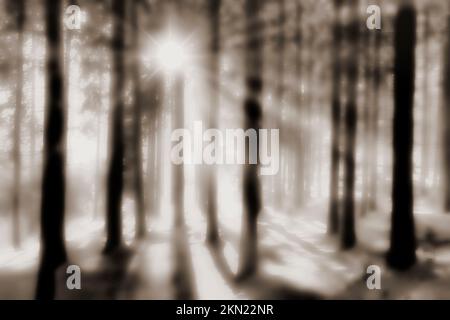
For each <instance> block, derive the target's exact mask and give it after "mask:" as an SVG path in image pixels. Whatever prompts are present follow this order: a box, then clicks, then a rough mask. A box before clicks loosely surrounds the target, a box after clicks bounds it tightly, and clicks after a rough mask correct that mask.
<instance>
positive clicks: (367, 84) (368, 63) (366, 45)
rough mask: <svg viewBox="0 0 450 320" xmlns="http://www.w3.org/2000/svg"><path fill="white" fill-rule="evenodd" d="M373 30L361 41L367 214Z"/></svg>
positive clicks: (363, 206)
mask: <svg viewBox="0 0 450 320" xmlns="http://www.w3.org/2000/svg"><path fill="white" fill-rule="evenodd" d="M372 32H373V30H369V29H367V28H365V26H364V31H363V39H362V41H361V45H362V50H363V55H362V56H363V57H362V59H364V68H363V70H364V71H363V77H364V104H363V112H362V120H363V126H362V127H363V129H362V130H363V133H362V136H363V137H364V138H363V146H362V148H363V151H362V154H363V161H362V167H363V168H362V196H361V214H363V215H364V214H366V213H367V211H368V205H369V197H370V184H371V182H370V178H371V177H372V176H371V175H370V167H371V164H372V158H371V154H370V149H372V148H373V145H372V144H371V143H370V142H371V140H372V137H371V134H372V131H371V120H372V119H371V115H372V113H373V105H372V102H373V99H372V95H373V94H374V92H373V86H372V82H371V80H372V54H371V51H372V50H373V48H372V47H371V35H372Z"/></svg>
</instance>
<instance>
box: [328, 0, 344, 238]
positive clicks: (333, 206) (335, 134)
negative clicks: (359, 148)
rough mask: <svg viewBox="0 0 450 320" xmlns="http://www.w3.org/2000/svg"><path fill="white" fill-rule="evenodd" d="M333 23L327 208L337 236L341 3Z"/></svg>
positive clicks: (330, 227) (336, 5)
mask: <svg viewBox="0 0 450 320" xmlns="http://www.w3.org/2000/svg"><path fill="white" fill-rule="evenodd" d="M334 10H335V21H334V24H333V49H332V55H333V57H332V61H333V69H332V73H333V75H332V81H333V84H332V98H331V99H332V101H331V165H330V167H331V172H330V202H329V208H328V233H329V234H332V235H333V234H337V233H338V230H339V171H340V170H339V168H340V166H339V162H340V161H339V158H340V157H339V153H340V151H339V149H340V148H339V141H340V135H341V130H340V127H341V124H340V119H341V112H342V111H341V109H342V108H341V98H340V96H341V72H342V71H341V46H342V26H341V22H340V19H339V12H340V10H341V1H339V0H335V1H334Z"/></svg>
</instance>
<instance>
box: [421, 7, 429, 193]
mask: <svg viewBox="0 0 450 320" xmlns="http://www.w3.org/2000/svg"><path fill="white" fill-rule="evenodd" d="M424 15H425V16H424V31H423V82H422V86H423V96H422V98H423V100H422V112H423V113H422V115H423V118H422V123H423V124H422V164H421V178H422V181H421V182H422V185H421V187H422V192H423V193H425V194H426V192H427V190H428V187H427V180H428V177H429V170H430V146H429V136H430V134H429V131H430V126H429V123H430V108H429V106H430V100H429V94H428V93H429V86H428V69H429V63H428V61H429V54H428V51H429V50H428V47H429V45H428V38H429V37H430V22H429V19H430V18H429V16H430V13H429V8H428V7H426V8H425V12H424Z"/></svg>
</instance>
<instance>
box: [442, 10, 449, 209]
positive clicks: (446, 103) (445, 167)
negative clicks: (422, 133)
mask: <svg viewBox="0 0 450 320" xmlns="http://www.w3.org/2000/svg"><path fill="white" fill-rule="evenodd" d="M449 57H450V14H448V15H447V43H446V47H445V51H444V89H443V93H444V106H443V109H442V112H443V116H442V119H443V138H442V140H443V142H444V145H443V171H444V175H443V186H444V210H445V211H446V212H447V213H450V58H449Z"/></svg>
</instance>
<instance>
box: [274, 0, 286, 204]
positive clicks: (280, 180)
mask: <svg viewBox="0 0 450 320" xmlns="http://www.w3.org/2000/svg"><path fill="white" fill-rule="evenodd" d="M285 5H286V4H285V0H278V10H279V12H278V21H277V29H278V30H277V31H278V32H277V75H276V77H277V81H276V103H277V104H278V110H276V111H275V112H277V113H278V114H277V115H276V117H277V118H278V122H277V124H276V126H277V127H276V129H279V130H280V170H279V173H278V175H277V184H276V186H277V188H276V189H278V190H277V194H276V200H277V203H276V204H277V206H278V207H279V208H280V209H281V206H282V204H283V197H284V195H285V189H284V186H285V182H286V180H285V165H286V164H285V145H286V143H285V142H286V137H285V131H284V130H283V113H284V101H283V99H284V95H285V94H284V93H285V84H284V76H285V70H284V64H285V46H286V41H285V35H284V32H285V23H286V12H285Z"/></svg>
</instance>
